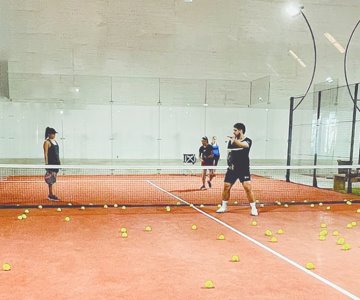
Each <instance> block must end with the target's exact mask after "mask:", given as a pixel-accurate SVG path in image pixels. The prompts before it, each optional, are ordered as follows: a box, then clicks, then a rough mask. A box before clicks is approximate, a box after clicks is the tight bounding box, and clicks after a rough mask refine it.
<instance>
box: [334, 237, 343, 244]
mask: <svg viewBox="0 0 360 300" xmlns="http://www.w3.org/2000/svg"><path fill="white" fill-rule="evenodd" d="M336 244H337V245H344V244H345V239H344V238H343V237H340V238H338V239H337V240H336Z"/></svg>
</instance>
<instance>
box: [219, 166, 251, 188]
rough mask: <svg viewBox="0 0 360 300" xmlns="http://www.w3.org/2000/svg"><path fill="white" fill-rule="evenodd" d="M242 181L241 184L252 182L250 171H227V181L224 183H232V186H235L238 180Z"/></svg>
mask: <svg viewBox="0 0 360 300" xmlns="http://www.w3.org/2000/svg"><path fill="white" fill-rule="evenodd" d="M238 179H239V180H240V182H241V183H243V182H245V181H251V176H250V170H249V169H247V170H231V169H227V171H226V174H225V179H224V182H227V183H230V184H231V185H233V184H234V183H235V182H236V180H238Z"/></svg>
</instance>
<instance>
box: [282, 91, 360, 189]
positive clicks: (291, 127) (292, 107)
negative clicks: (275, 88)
mask: <svg viewBox="0 0 360 300" xmlns="http://www.w3.org/2000/svg"><path fill="white" fill-rule="evenodd" d="M293 118H294V97H290V108H289V131H288V149H287V160H286V165H287V166H290V165H291V144H292V129H293ZM359 155H360V154H359ZM286 181H287V182H290V169H286Z"/></svg>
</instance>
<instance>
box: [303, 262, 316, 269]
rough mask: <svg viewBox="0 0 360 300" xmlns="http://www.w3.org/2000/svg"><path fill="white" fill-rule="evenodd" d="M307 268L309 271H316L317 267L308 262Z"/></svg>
mask: <svg viewBox="0 0 360 300" xmlns="http://www.w3.org/2000/svg"><path fill="white" fill-rule="evenodd" d="M305 268H306V269H308V270H314V269H315V266H314V264H313V263H312V262H308V263H306V265H305Z"/></svg>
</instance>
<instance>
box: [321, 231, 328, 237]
mask: <svg viewBox="0 0 360 300" xmlns="http://www.w3.org/2000/svg"><path fill="white" fill-rule="evenodd" d="M320 235H324V236H327V235H328V231H327V230H326V229H323V230H321V231H320Z"/></svg>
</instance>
